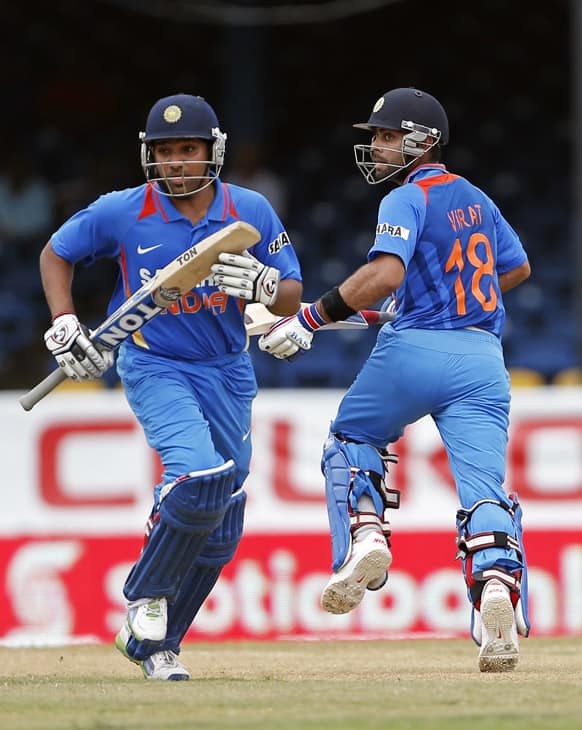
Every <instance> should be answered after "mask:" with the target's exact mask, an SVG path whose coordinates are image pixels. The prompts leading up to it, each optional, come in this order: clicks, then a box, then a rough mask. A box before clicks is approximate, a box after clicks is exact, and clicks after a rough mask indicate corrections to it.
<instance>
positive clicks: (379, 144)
mask: <svg viewBox="0 0 582 730" xmlns="http://www.w3.org/2000/svg"><path fill="white" fill-rule="evenodd" d="M355 126H356V127H358V128H360V129H364V130H367V131H369V132H371V133H372V140H371V143H370V144H367V145H361V144H359V145H356V146H355V154H356V163H357V166H358V168H359V169H360V171H361V172H362V173H363V175H364V177H365V178H366V181H367V182H368V183H370V184H372V185H374V184H376V183H380V182H383V181H387V182H389V183H392V184H394V185H396V187H395V188H394V189H393V190H392V191H391V192H389V193H388V194H387V195H386V196H385V197H384V198H383V200H382V201H381V203H380V207H379V214H378V223H377V227H376V232H375V239H374V243H373V244H372V247H371V249H370V251H369V253H368V261H367V263H366V264H364V265H363V266H362V267H361V268H359V269H358V270H357V271H356V272H355V273H353V274H352V275H351V276H350V277H348V278H347V279H346V280H345V281H344V282H343V283H341V284H340V285H339V287H335V288H333V289H332V290H330V291H328V292H327V293H325V294H323V296H322V297H321V298H320V299H319V300H318V301H317V302H315V303H314V304H313V305H311V306H307V307H304V308H303V309H302V310H301V311H300V312H298V314H297V315H296V316H294V317H291V318H285V319H283V320H281V321H280V322H278V323H277V324H276V325H274V326H273V327H272V328H271V330H270V331H269V332H268V333H266V334H265V335H263V337H262V338H261V339H260V341H259V346H260V347H261V349H263V350H265V351H267V352H270V353H271V354H273V355H274V356H275V357H279V358H286V357H289V356H291V355H294V354H295V353H297V352H298V351H300V350H308V349H309V348H310V347H311V343H312V338H313V333H314V332H315V331H316V330H317V329H318V328H319V327H321V326H322V325H324V324H325V323H327V322H329V321H335V320H340V319H344V318H345V317H347V316H349V315H351V314H353V313H354V312H355V311H356V310H358V309H363V308H365V307H369V306H370V305H372V304H374V303H375V302H377V301H379V300H381V299H383V298H385V297H389V296H390V295H392V296H393V301H394V306H396V308H397V318H396V321H395V322H394V323H392V324H387V325H384V327H383V328H382V329H381V330H380V333H379V336H378V340H377V343H376V346H375V347H374V349H373V351H372V353H371V355H370V357H369V358H368V360H367V362H366V363H365V364H364V366H363V367H362V369H361V371H360V373H359V374H358V376H357V378H356V379H355V381H354V383H353V384H352V386H351V388H350V389H349V390H348V392H347V393H346V395H345V396H344V398H343V400H342V402H341V404H340V406H339V410H338V413H337V416H336V418H335V420H333V421H332V424H331V432H330V434H329V437H328V440H327V442H326V444H325V446H324V450H323V460H322V470H323V473H324V475H325V481H326V495H327V503H328V515H329V522H330V528H331V542H332V555H333V571H334V572H333V575H332V576H331V578H330V579H329V582H328V583H327V585H326V587H325V589H324V591H323V594H322V605H323V607H324V608H325V609H326V610H327V611H330V612H331V613H347V612H348V611H351V610H352V609H353V608H354V607H355V606H357V605H358V603H359V602H360V601H361V600H362V598H363V596H364V593H365V590H366V588H368V589H369V590H377V589H379V588H381V587H382V586H383V585H384V583H385V582H386V580H387V574H386V571H387V569H388V567H389V566H390V563H391V561H392V556H391V553H390V542H389V540H388V538H389V536H390V529H389V525H388V521H387V520H386V517H385V509H386V508H388V507H397V506H398V503H399V499H398V498H399V495H398V493H397V491H396V490H393V489H389V488H388V487H387V486H386V483H385V476H386V473H387V465H388V463H389V462H391V461H395V460H396V457H395V456H394V455H392V454H389V453H388V451H387V445H388V444H391V443H393V442H395V441H397V440H398V439H399V438H400V436H402V434H403V431H404V428H405V427H406V425H408V424H410V423H413V422H414V421H416V420H418V419H419V418H421V417H423V416H425V415H427V414H430V415H431V416H432V418H433V420H434V422H435V424H436V426H437V428H438V430H439V433H440V435H441V438H442V440H443V442H444V445H445V448H446V451H447V454H448V458H449V464H450V467H451V471H452V474H453V476H454V479H455V483H456V488H457V493H458V497H459V501H460V504H461V507H460V509H459V511H458V512H457V517H456V518H457V529H458V536H457V547H458V552H457V557H459V558H460V559H462V565H463V573H464V577H465V581H466V585H467V592H468V597H469V601H470V602H471V604H472V607H473V609H472V622H471V631H472V635H473V638H474V640H475V641H476V643H477V644H478V645H480V647H481V648H480V652H479V667H480V669H481V671H504V670H508V669H513V668H514V667H515V665H516V664H517V660H518V653H519V647H518V638H517V633H518V632H519V633H521V634H522V635H524V636H527V633H528V630H529V622H528V618H527V580H526V563H525V557H524V552H523V544H522V530H521V519H520V517H521V510H520V506H519V504H518V501H517V497H516V495H508V494H506V492H505V490H504V487H503V482H504V478H505V459H506V445H507V433H508V420H509V400H510V394H509V377H508V374H507V371H506V369H505V365H504V361H503V353H502V348H501V341H500V337H501V333H502V328H503V323H504V316H505V314H504V308H503V303H502V293H503V292H505V291H508V290H509V289H511V288H513V287H514V286H516V285H518V284H519V283H521V282H522V281H524V280H525V279H526V278H527V277H528V276H529V274H530V267H529V263H528V260H527V256H526V254H525V252H524V249H523V247H522V245H521V243H520V241H519V238H518V236H517V234H516V233H515V231H514V230H513V229H512V228H511V227H510V225H509V224H508V223H507V222H506V220H505V219H504V218H503V216H502V215H501V213H500V211H499V209H498V207H497V206H496V205H495V203H493V201H492V200H491V199H490V198H489V197H487V195H485V194H484V193H483V192H482V191H481V190H479V189H478V188H476V187H475V186H474V185H472V184H471V183H470V182H468V181H467V180H466V179H464V178H462V177H460V176H459V175H455V174H453V173H451V172H448V170H447V169H446V168H445V166H444V165H443V164H441V162H440V160H441V148H442V146H443V145H445V144H447V142H448V141H449V124H448V119H447V115H446V113H445V110H444V109H443V107H442V106H441V104H440V103H439V102H438V101H437V100H436V99H435V98H434V97H433V96H431V95H430V94H427V93H424V92H422V91H419V90H417V89H412V88H402V89H394V90H392V91H389V92H387V93H386V94H384V95H383V96H381V97H380V98H379V99H378V101H377V102H376V103H375V105H374V108H373V110H372V113H371V115H370V118H369V119H368V121H367V122H366V123H365V124H356V125H355ZM424 549H426V550H430V545H426V546H425V548H424Z"/></svg>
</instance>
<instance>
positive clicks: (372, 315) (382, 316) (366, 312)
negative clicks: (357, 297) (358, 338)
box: [360, 309, 396, 325]
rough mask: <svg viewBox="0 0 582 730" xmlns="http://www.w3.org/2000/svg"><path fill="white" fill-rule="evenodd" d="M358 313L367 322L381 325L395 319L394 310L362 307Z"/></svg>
mask: <svg viewBox="0 0 582 730" xmlns="http://www.w3.org/2000/svg"><path fill="white" fill-rule="evenodd" d="M360 314H361V315H362V317H363V318H364V319H365V320H366V322H367V323H368V324H379V325H383V324H386V322H394V320H395V319H396V314H395V313H394V312H380V311H378V310H376V309H362V311H361V312H360Z"/></svg>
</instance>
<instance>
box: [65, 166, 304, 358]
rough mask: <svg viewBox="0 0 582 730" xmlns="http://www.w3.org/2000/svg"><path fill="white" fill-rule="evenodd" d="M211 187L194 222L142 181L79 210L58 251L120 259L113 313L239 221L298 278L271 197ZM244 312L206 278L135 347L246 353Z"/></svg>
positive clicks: (263, 252)
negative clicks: (164, 270)
mask: <svg viewBox="0 0 582 730" xmlns="http://www.w3.org/2000/svg"><path fill="white" fill-rule="evenodd" d="M213 184H214V186H215V197H214V200H213V202H212V204H211V206H210V209H209V211H208V214H207V216H205V217H204V218H203V219H202V220H201V221H200V222H199V223H198V224H197V225H195V226H193V225H192V223H191V222H190V221H189V220H188V219H187V218H185V217H184V216H183V215H182V214H181V213H179V212H178V210H177V209H176V208H175V207H174V205H173V203H172V201H171V199H170V198H168V197H167V196H163V195H160V194H159V193H158V191H157V189H156V188H155V187H154V186H153V185H151V184H144V185H141V186H139V187H137V188H130V189H127V190H122V191H114V192H111V193H108V194H106V195H103V196H102V197H100V198H99V199H98V200H96V201H95V202H94V203H92V204H91V205H89V206H88V207H87V208H85V209H83V210H81V211H79V212H78V213H76V214H75V215H74V216H72V217H71V218H70V219H69V220H68V221H66V222H65V223H64V224H63V225H62V226H61V227H60V228H59V229H58V230H57V231H56V232H55V234H54V235H53V236H52V238H51V241H52V247H53V250H54V251H55V253H57V254H58V255H59V256H61V257H63V258H64V259H66V260H67V261H69V262H71V263H81V264H90V263H91V262H92V261H94V260H95V259H98V258H100V257H113V258H117V260H118V262H119V266H120V276H119V278H118V280H117V284H116V286H115V290H114V293H113V295H112V297H111V301H110V303H109V308H108V312H109V313H111V312H113V311H115V309H117V307H119V306H120V305H121V304H122V302H123V301H124V300H125V299H126V298H127V297H129V296H130V294H133V293H134V292H135V291H136V290H137V289H139V287H140V286H142V285H143V284H144V283H145V282H146V281H148V280H149V279H151V278H152V277H153V276H154V275H155V273H156V271H157V270H159V269H161V268H163V267H164V266H165V265H166V264H168V263H169V262H170V261H172V260H173V259H174V258H176V256H178V255H179V254H180V253H182V252H183V251H185V250H186V249H188V248H190V246H192V245H194V244H195V243H197V242H198V241H200V240H201V239H203V238H205V237H206V236H209V235H210V234H212V233H214V232H215V231H217V230H219V229H221V228H224V226H226V225H227V224H229V223H232V222H233V221H234V220H238V219H240V220H243V221H246V222H248V223H250V224H251V225H253V226H255V228H257V229H258V230H259V232H260V233H261V240H260V241H259V242H258V243H257V244H255V245H254V246H252V247H251V248H249V252H250V253H251V254H252V255H253V256H255V257H256V258H257V259H258V260H259V261H261V262H263V263H264V264H267V265H268V266H274V267H276V268H277V269H279V271H280V272H281V278H282V279H297V280H299V281H301V271H300V267H299V262H298V260H297V256H296V254H295V251H294V249H293V247H292V245H291V241H290V239H289V236H288V235H287V232H286V231H285V229H284V227H283V224H282V223H281V221H280V220H279V218H278V216H277V214H276V213H275V211H274V210H273V208H272V207H271V205H270V203H269V202H268V201H267V199H266V198H265V197H264V196H263V195H261V194H260V193H257V192H255V191H253V190H248V189H246V188H241V187H239V186H237V185H228V184H226V183H223V182H221V181H220V180H219V179H218V178H217V179H216V180H215V182H214V183H213ZM243 309H244V303H243V302H242V300H240V299H238V298H234V297H229V296H228V295H226V294H224V293H222V292H220V291H218V288H217V287H215V286H210V285H208V283H206V282H203V284H202V285H201V286H198V287H196V288H195V289H193V290H192V291H190V292H189V293H188V294H185V295H184V296H182V297H181V299H180V300H178V301H177V302H176V303H175V304H173V305H172V307H170V308H169V309H168V310H167V311H166V312H163V313H162V314H161V315H160V316H158V317H156V318H155V319H153V320H151V321H150V322H149V323H148V325H147V327H144V328H143V329H142V330H141V331H140V332H139V333H138V334H137V335H136V336H134V337H133V341H132V343H131V344H130V346H135V347H143V348H147V349H149V350H151V351H152V352H154V353H157V354H159V355H167V356H169V357H175V358H178V359H181V358H184V359H187V360H207V359H208V358H215V357H220V356H222V355H224V354H227V353H236V352H241V351H242V350H244V348H245V345H246V333H245V329H244V318H243V313H242V310H243Z"/></svg>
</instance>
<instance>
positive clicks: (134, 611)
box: [127, 598, 168, 641]
mask: <svg viewBox="0 0 582 730" xmlns="http://www.w3.org/2000/svg"><path fill="white" fill-rule="evenodd" d="M127 625H128V626H129V630H130V631H131V633H132V634H133V635H134V636H135V638H136V639H137V640H138V641H163V640H164V639H165V638H166V631H167V629H168V603H167V601H166V599H165V598H140V599H139V600H138V601H131V602H130V603H128V604H127Z"/></svg>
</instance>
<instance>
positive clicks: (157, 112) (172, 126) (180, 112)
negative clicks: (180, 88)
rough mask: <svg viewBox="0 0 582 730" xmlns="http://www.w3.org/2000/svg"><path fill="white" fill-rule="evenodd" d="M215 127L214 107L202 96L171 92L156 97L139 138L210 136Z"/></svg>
mask: <svg viewBox="0 0 582 730" xmlns="http://www.w3.org/2000/svg"><path fill="white" fill-rule="evenodd" d="M217 129H218V130H219V129H220V125H219V123H218V117H217V116H216V113H215V111H214V109H213V108H212V107H211V106H210V104H209V103H208V102H207V101H206V99H204V98H203V97H202V96H193V95H192V94H173V95H172V96H165V97H164V98H163V99H158V101H156V103H155V104H154V105H153V106H152V108H151V109H150V113H149V114H148V118H147V121H146V125H145V132H144V133H143V137H142V140H143V141H144V142H151V141H153V140H159V139H181V138H184V139H187V138H189V137H197V138H199V139H210V140H211V139H214V138H215V137H216V134H215V133H214V132H213V130H217Z"/></svg>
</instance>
